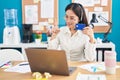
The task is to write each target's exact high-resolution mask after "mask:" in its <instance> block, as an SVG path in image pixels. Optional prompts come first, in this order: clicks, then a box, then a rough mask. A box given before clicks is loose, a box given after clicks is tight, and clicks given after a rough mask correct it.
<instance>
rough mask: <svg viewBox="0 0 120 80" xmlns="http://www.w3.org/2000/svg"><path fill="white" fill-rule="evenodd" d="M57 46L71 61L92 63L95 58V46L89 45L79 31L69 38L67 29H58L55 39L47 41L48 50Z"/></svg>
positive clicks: (69, 33) (85, 36)
mask: <svg viewBox="0 0 120 80" xmlns="http://www.w3.org/2000/svg"><path fill="white" fill-rule="evenodd" d="M59 46H60V48H61V49H62V50H65V52H66V56H67V59H68V60H71V61H94V60H95V58H96V52H95V44H92V43H90V42H89V37H88V36H87V35H85V34H83V33H82V31H81V30H78V31H77V32H76V33H74V34H73V35H72V36H71V32H70V30H69V28H68V27H62V28H60V32H59V33H58V34H57V36H56V38H55V39H53V40H51V41H49V43H48V49H58V47H59Z"/></svg>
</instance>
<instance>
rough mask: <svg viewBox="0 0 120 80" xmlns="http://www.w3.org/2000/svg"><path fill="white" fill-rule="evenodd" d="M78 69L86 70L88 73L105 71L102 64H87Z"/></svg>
mask: <svg viewBox="0 0 120 80" xmlns="http://www.w3.org/2000/svg"><path fill="white" fill-rule="evenodd" d="M79 67H80V68H82V69H85V70H88V71H90V72H100V71H105V63H104V62H100V63H89V64H85V65H81V66H79ZM116 68H120V66H116Z"/></svg>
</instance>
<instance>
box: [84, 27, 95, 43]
mask: <svg viewBox="0 0 120 80" xmlns="http://www.w3.org/2000/svg"><path fill="white" fill-rule="evenodd" d="M83 33H84V34H86V35H88V36H89V38H90V42H91V43H95V39H94V32H93V29H92V28H91V27H85V28H84V29H83Z"/></svg>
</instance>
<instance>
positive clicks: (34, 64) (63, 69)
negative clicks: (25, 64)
mask: <svg viewBox="0 0 120 80" xmlns="http://www.w3.org/2000/svg"><path fill="white" fill-rule="evenodd" d="M25 51H26V54H27V57H28V61H29V64H30V68H31V71H32V72H40V73H44V72H49V73H50V74H57V75H65V76H68V75H70V73H72V72H73V71H74V70H75V69H76V67H70V72H69V68H68V64H67V59H66V55H65V51H63V50H48V49H32V48H27V49H25Z"/></svg>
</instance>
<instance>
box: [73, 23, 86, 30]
mask: <svg viewBox="0 0 120 80" xmlns="http://www.w3.org/2000/svg"><path fill="white" fill-rule="evenodd" d="M85 26H86V24H80V23H79V24H76V25H75V30H83V28H84V27H85Z"/></svg>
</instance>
